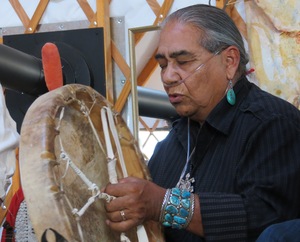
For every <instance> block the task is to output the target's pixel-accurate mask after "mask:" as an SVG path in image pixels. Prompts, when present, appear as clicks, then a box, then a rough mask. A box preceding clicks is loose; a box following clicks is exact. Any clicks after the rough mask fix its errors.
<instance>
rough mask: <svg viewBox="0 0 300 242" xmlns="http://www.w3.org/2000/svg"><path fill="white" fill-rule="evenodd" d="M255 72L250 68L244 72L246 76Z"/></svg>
mask: <svg viewBox="0 0 300 242" xmlns="http://www.w3.org/2000/svg"><path fill="white" fill-rule="evenodd" d="M254 71H255V70H254V68H251V69H249V70H248V71H246V75H249V74H251V73H252V72H254Z"/></svg>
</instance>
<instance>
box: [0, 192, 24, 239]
mask: <svg viewBox="0 0 300 242" xmlns="http://www.w3.org/2000/svg"><path fill="white" fill-rule="evenodd" d="M23 200H24V194H23V190H22V188H19V190H18V191H17V192H16V193H15V194H14V195H13V197H12V200H11V202H10V205H9V208H8V211H9V212H8V213H7V215H6V221H5V222H4V225H3V231H2V237H1V242H7V241H10V242H14V241H15V238H14V237H15V236H14V233H15V222H16V217H17V213H18V210H19V208H20V205H21V202H22V201H23Z"/></svg>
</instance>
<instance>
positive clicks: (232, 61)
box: [222, 45, 240, 80]
mask: <svg viewBox="0 0 300 242" xmlns="http://www.w3.org/2000/svg"><path fill="white" fill-rule="evenodd" d="M222 55H223V57H224V58H225V63H226V77H227V79H228V80H232V79H233V78H234V76H235V75H236V72H237V70H238V67H239V63H240V51H239V49H238V48H237V47H236V46H233V45H232V46H229V47H228V48H227V49H225V50H223V52H222Z"/></svg>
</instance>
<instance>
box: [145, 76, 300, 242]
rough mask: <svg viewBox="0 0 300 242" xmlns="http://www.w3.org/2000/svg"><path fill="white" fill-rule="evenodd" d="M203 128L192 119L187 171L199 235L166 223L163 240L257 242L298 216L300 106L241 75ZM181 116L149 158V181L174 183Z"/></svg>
mask: <svg viewBox="0 0 300 242" xmlns="http://www.w3.org/2000/svg"><path fill="white" fill-rule="evenodd" d="M234 91H235V93H236V104H235V105H234V106H231V105H230V104H228V103H227V101H226V98H224V99H223V100H221V102H220V103H219V104H218V105H217V106H216V107H215V108H214V110H212V112H211V113H210V114H209V116H208V118H207V120H206V121H205V122H204V124H203V125H202V127H201V128H200V125H199V124H198V123H196V122H193V121H190V145H191V149H193V147H195V153H194V154H193V156H192V157H191V160H190V165H189V171H190V172H191V174H192V176H193V177H194V178H195V180H196V181H195V183H194V190H195V193H197V194H198V195H199V198H200V209H201V216H202V222H203V227H204V233H205V239H204V238H200V237H197V236H196V235H194V234H192V233H189V232H187V231H185V230H174V229H166V230H165V231H166V232H165V234H166V239H167V241H172V242H176V241H178V242H179V241H180V242H182V241H185V242H194V241H195V242H196V241H255V239H256V238H257V237H258V236H259V234H260V233H261V231H262V230H263V229H264V228H265V227H267V226H268V225H270V224H272V223H276V222H280V221H283V220H288V219H293V218H297V217H299V216H300V111H299V110H298V109H296V108H295V107H294V106H292V105H291V104H290V103H288V102H286V101H284V100H282V99H280V98H278V97H275V96H273V95H271V94H269V93H267V92H264V91H262V90H261V89H260V88H259V87H257V86H256V85H255V84H253V83H250V82H249V81H248V80H247V79H246V77H243V78H241V79H240V80H239V81H238V82H237V83H236V85H235V86H234ZM187 130H188V128H187V118H181V119H179V120H177V121H176V122H175V123H174V124H173V128H172V130H171V131H170V133H169V135H168V136H167V137H166V139H165V140H163V141H162V142H160V143H158V144H157V147H156V149H155V151H154V154H153V156H152V157H151V159H150V161H149V169H150V173H151V176H152V178H153V181H154V182H155V183H157V184H158V185H160V186H162V187H165V188H172V187H175V186H176V184H177V182H178V179H179V177H180V174H181V171H182V169H183V167H184V165H185V162H186V156H187V137H188V135H187Z"/></svg>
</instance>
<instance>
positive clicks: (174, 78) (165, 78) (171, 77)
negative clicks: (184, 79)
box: [161, 65, 181, 86]
mask: <svg viewBox="0 0 300 242" xmlns="http://www.w3.org/2000/svg"><path fill="white" fill-rule="evenodd" d="M161 79H162V82H163V84H164V86H174V85H175V86H176V83H178V82H180V80H181V77H180V75H179V73H178V70H177V68H176V67H174V66H172V65H168V66H167V67H165V70H164V71H162V72H161Z"/></svg>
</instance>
